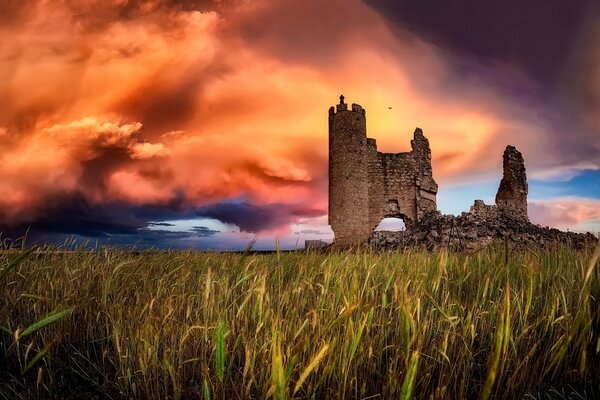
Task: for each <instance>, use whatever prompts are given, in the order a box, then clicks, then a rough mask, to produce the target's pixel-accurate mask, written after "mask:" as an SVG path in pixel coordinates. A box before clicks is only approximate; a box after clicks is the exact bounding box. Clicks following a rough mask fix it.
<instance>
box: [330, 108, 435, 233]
mask: <svg viewBox="0 0 600 400" xmlns="http://www.w3.org/2000/svg"><path fill="white" fill-rule="evenodd" d="M411 146H412V151H410V152H404V153H397V154H389V153H381V152H379V151H377V142H376V141H375V139H371V138H367V129H366V113H365V110H364V109H363V108H362V107H361V106H359V105H358V104H352V107H351V110H348V105H347V104H346V103H344V96H340V103H339V104H338V105H337V106H336V107H335V108H334V107H331V108H330V109H329V224H330V225H331V228H332V230H333V232H334V234H335V242H336V243H337V244H342V245H348V244H357V243H363V242H366V241H367V239H368V237H369V236H370V234H371V233H372V232H373V230H374V229H375V228H376V227H377V225H378V224H379V222H381V220H382V219H383V218H388V217H398V218H402V219H403V220H404V223H405V225H406V227H407V229H413V228H414V227H416V226H417V225H418V223H419V221H420V220H421V219H422V218H423V216H424V215H425V214H427V213H429V212H433V211H436V209H437V206H436V193H437V188H438V187H437V184H436V182H435V181H434V179H433V175H432V168H431V150H430V148H429V141H428V140H427V138H426V137H425V136H424V135H423V131H422V130H421V129H419V128H417V129H416V130H415V132H414V137H413V140H412V141H411Z"/></svg>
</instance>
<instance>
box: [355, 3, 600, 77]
mask: <svg viewBox="0 0 600 400" xmlns="http://www.w3.org/2000/svg"><path fill="white" fill-rule="evenodd" d="M365 1H366V3H367V4H369V5H370V6H371V7H372V8H373V9H375V10H377V11H378V12H379V13H380V14H381V15H382V16H384V17H385V18H387V19H388V20H389V21H390V22H391V23H392V24H393V25H397V26H400V27H402V28H404V29H407V30H409V31H411V32H413V33H416V34H417V35H419V36H421V37H423V38H425V39H426V40H428V41H431V42H433V43H435V44H437V45H439V46H440V47H442V48H444V49H447V50H448V51H450V52H455V53H457V54H462V55H466V56H474V57H476V58H478V59H480V60H486V59H487V60H490V61H500V62H505V63H508V64H511V65H513V66H516V67H518V68H520V69H522V70H524V71H525V72H526V73H528V74H529V75H530V77H531V78H533V79H535V80H538V81H540V82H541V83H543V84H547V85H553V84H555V83H557V81H559V80H560V79H563V78H564V76H563V73H564V72H567V68H568V66H569V64H570V63H573V62H577V61H578V59H579V61H581V60H580V57H582V54H581V53H578V52H581V51H583V49H582V48H581V47H580V42H581V41H583V40H586V37H587V34H589V33H590V32H588V30H589V27H590V24H591V23H592V21H593V20H594V19H596V18H597V17H598V12H599V10H600V7H599V3H598V2H597V1H596V0H539V1H521V0H506V1H495V0H494V1H490V0H483V1H481V0H480V1H477V0H454V1H432V0H429V1H423V0H403V1H394V0H386V1H381V0H365ZM569 78H570V77H569Z"/></svg>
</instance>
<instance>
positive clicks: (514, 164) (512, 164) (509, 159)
mask: <svg viewBox="0 0 600 400" xmlns="http://www.w3.org/2000/svg"><path fill="white" fill-rule="evenodd" d="M502 161H503V163H502V170H503V176H502V181H500V187H499V188H498V193H497V194H496V205H497V206H498V207H500V208H501V209H502V211H503V212H504V213H505V214H510V215H512V216H514V217H521V218H524V219H525V220H529V218H528V216H527V191H528V186H527V174H526V172H525V161H524V160H523V155H522V154H521V153H520V152H519V151H518V150H517V149H516V148H515V147H514V146H506V150H504V155H503V157H502Z"/></svg>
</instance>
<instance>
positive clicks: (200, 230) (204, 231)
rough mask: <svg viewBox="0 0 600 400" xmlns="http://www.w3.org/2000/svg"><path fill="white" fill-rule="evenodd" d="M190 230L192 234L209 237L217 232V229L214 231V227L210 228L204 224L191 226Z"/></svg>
mask: <svg viewBox="0 0 600 400" xmlns="http://www.w3.org/2000/svg"><path fill="white" fill-rule="evenodd" d="M190 231H192V232H194V234H195V235H196V236H199V237H209V236H214V235H215V234H216V233H219V231H215V230H214V229H210V228H208V227H206V226H193V227H192V229H190Z"/></svg>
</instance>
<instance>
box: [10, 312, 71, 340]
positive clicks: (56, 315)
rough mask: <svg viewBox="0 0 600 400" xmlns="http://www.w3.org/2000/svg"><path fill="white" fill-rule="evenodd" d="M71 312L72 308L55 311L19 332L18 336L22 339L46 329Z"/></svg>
mask: <svg viewBox="0 0 600 400" xmlns="http://www.w3.org/2000/svg"><path fill="white" fill-rule="evenodd" d="M72 311H73V308H67V309H66V310H62V311H56V312H53V313H50V314H48V315H46V316H45V317H44V318H42V319H40V320H39V321H36V322H34V323H33V324H31V325H29V326H28V327H27V328H25V330H24V331H23V332H21V334H20V335H19V338H24V337H25V336H28V335H31V334H32V333H34V332H36V331H38V330H40V329H42V328H43V327H46V326H48V325H51V324H53V323H55V322H57V321H60V320H61V319H63V318H64V317H66V316H67V315H69V314H71V312H72Z"/></svg>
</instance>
